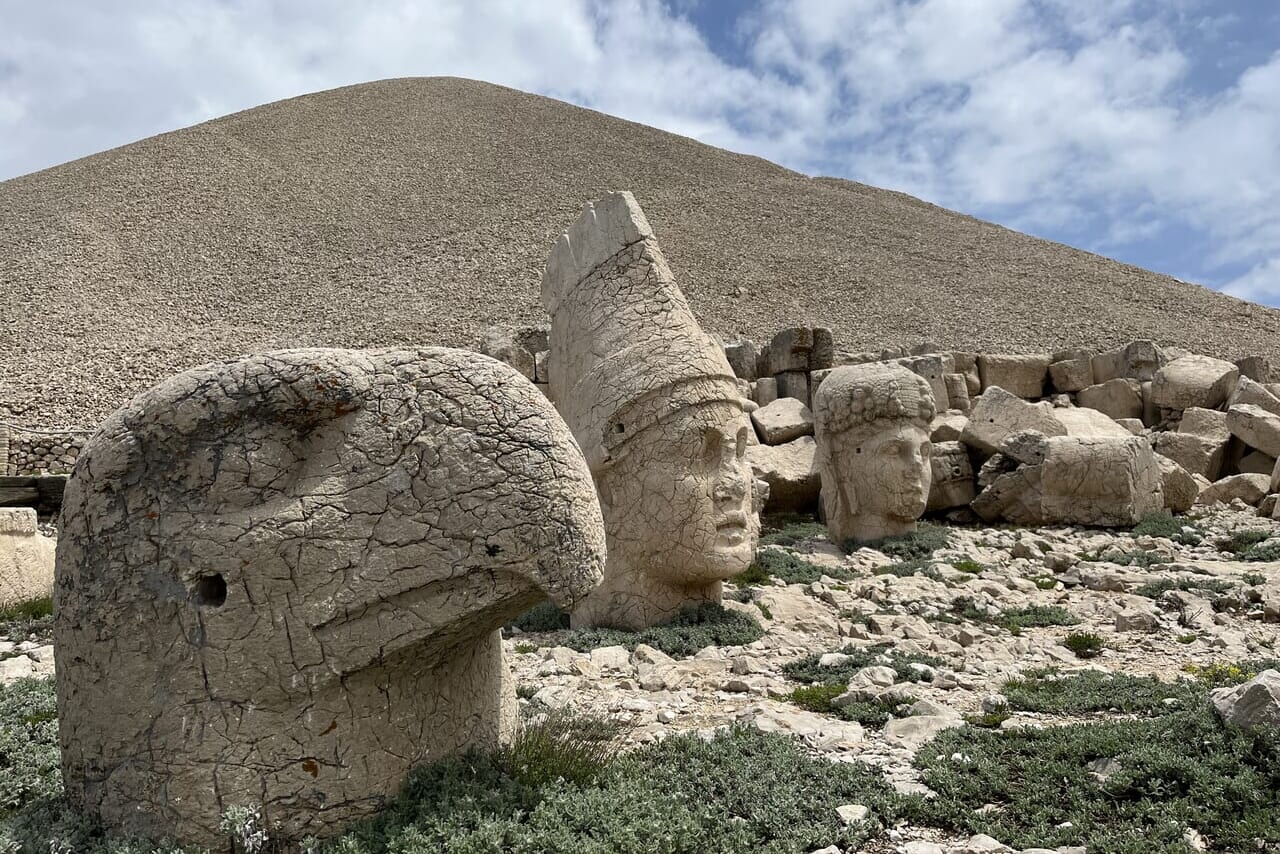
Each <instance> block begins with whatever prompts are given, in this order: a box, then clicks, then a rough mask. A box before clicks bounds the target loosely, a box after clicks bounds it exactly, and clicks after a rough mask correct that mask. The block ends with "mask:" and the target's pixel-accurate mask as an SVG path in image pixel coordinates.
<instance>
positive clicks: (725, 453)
mask: <svg viewBox="0 0 1280 854" xmlns="http://www.w3.org/2000/svg"><path fill="white" fill-rule="evenodd" d="M542 298H543V304H544V305H545V306H546V308H547V310H548V311H549V312H550V313H551V318H552V323H551V352H550V357H549V359H550V364H549V373H550V375H551V397H552V399H553V400H555V402H556V406H557V407H558V408H559V409H560V411H561V413H563V414H564V416H565V420H566V421H567V422H568V424H569V427H570V429H572V430H573V434H574V437H575V438H576V439H577V440H578V443H579V444H580V445H581V446H582V450H583V453H584V455H585V456H586V458H587V462H588V464H589V465H590V466H591V473H592V475H593V476H594V478H595V481H596V488H597V490H598V492H599V495H600V505H601V510H602V512H603V514H604V520H605V532H606V535H607V540H608V555H609V557H608V564H607V566H606V569H605V580H604V583H603V584H601V585H600V587H599V588H597V589H596V590H595V591H594V592H593V593H591V594H590V595H589V596H588V597H587V598H586V599H585V600H584V601H583V602H582V603H581V604H580V605H579V606H578V607H577V608H575V610H574V611H573V614H572V620H573V623H574V625H580V626H594V625H610V626H617V627H622V628H642V627H644V626H649V625H653V624H654V623H658V622H662V621H664V620H667V619H670V618H671V617H673V616H675V615H676V614H677V613H678V612H679V611H680V610H681V608H683V607H685V606H688V605H692V604H697V603H700V602H718V601H720V582H721V581H722V580H723V579H725V578H728V577H730V576H733V575H736V574H737V573H739V572H742V571H743V570H744V569H746V568H747V567H748V566H750V564H751V561H752V560H753V558H754V555H755V547H756V543H757V540H758V537H759V532H760V523H759V515H758V513H759V507H758V503H757V500H756V495H755V481H754V477H753V475H752V472H751V468H750V465H749V464H748V463H747V462H746V459H745V455H746V447H747V440H748V437H749V431H750V430H751V429H752V427H751V424H750V421H749V418H748V413H749V411H750V410H751V409H753V408H754V404H752V403H751V402H750V401H746V400H744V399H743V398H742V396H741V391H740V389H739V386H738V382H737V379H736V378H735V377H734V374H733V370H732V368H730V367H729V363H728V361H727V359H726V358H725V356H724V351H723V349H722V348H721V347H720V345H719V344H718V343H717V342H716V341H715V340H714V339H712V338H711V337H710V336H708V335H706V334H705V333H704V332H703V331H702V329H701V328H700V327H699V326H698V324H697V321H696V320H695V319H694V317H693V313H692V312H691V311H690V310H689V306H688V303H687V302H686V301H685V298H684V294H682V293H681V292H680V289H679V287H678V286H677V285H676V282H675V279H674V277H673V276H672V274H671V270H670V269H669V268H668V267H667V263H666V260H665V259H664V258H663V256H662V250H661V249H660V248H659V247H658V243H657V241H656V240H655V239H654V237H653V232H652V230H651V229H650V227H649V223H648V222H647V221H646V220H645V217H644V213H643V212H642V211H641V210H640V207H639V205H637V204H636V201H635V199H634V198H632V196H631V194H630V193H611V194H609V195H608V196H606V197H605V198H603V199H601V200H600V201H598V202H596V203H594V204H591V205H588V206H587V208H586V209H585V210H584V211H583V213H582V215H581V216H580V217H579V218H578V221H577V222H575V223H574V224H573V226H571V227H570V228H569V230H568V231H567V232H566V233H565V234H564V235H562V236H561V237H560V240H559V242H558V243H557V244H556V247H555V248H554V250H553V251H552V253H551V258H550V260H549V261H548V263H547V270H546V273H545V275H544V277H543V283H542Z"/></svg>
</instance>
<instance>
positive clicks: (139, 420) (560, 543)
mask: <svg viewBox="0 0 1280 854" xmlns="http://www.w3.org/2000/svg"><path fill="white" fill-rule="evenodd" d="M60 527H61V536H60V537H59V538H58V547H57V549H58V551H57V586H56V589H55V600H56V617H55V622H54V636H55V646H54V648H55V656H56V661H57V681H58V686H57V687H58V713H59V714H58V717H59V731H60V737H61V742H62V765H63V777H64V780H65V784H66V789H67V794H68V796H69V797H70V799H71V800H72V801H73V802H74V803H76V804H77V805H79V806H80V807H82V808H84V809H86V810H87V811H88V812H90V813H91V814H94V815H96V816H98V817H99V818H100V819H101V820H102V821H103V822H104V824H105V825H106V826H107V827H108V828H109V829H110V830H112V831H113V832H116V833H123V834H129V835H138V836H147V837H153V838H163V837H170V838H175V839H178V840H180V841H182V842H184V843H187V844H191V845H198V846H202V847H204V846H213V845H216V844H218V843H219V842H220V841H221V842H223V843H225V838H224V836H223V835H222V834H220V833H219V832H218V823H219V820H220V817H221V815H222V813H223V812H224V811H225V810H226V809H227V808H229V807H233V806H254V807H260V808H261V809H262V812H263V816H264V819H265V821H266V828H265V829H266V830H267V831H268V832H269V833H270V835H271V838H272V839H273V840H276V839H279V840H297V839H300V838H301V837H303V836H305V835H308V834H313V835H317V836H323V835H327V834H330V833H333V832H335V831H337V830H339V829H340V828H341V827H342V826H343V825H344V824H346V823H347V822H350V821H352V820H354V819H358V818H361V817H363V816H366V815H369V814H370V813H372V812H375V811H377V810H378V809H379V808H380V807H381V806H382V805H383V804H384V803H385V801H386V799H388V798H390V797H392V796H394V794H395V793H396V792H397V791H398V790H399V788H400V786H401V784H402V783H403V781H404V778H405V775H406V774H407V773H408V771H409V770H410V769H411V768H412V767H413V766H415V765H417V764H420V763H423V762H427V761H431V760H434V759H437V758H439V757H441V756H443V755H447V754H449V753H453V752H458V751H464V750H467V749H468V748H472V747H477V748H487V747H493V746H496V745H497V744H498V743H499V742H500V741H501V740H503V739H504V738H505V737H507V736H508V735H509V734H510V732H511V729H512V727H513V725H514V722H515V714H514V713H515V706H514V704H515V696H514V687H513V685H512V680H511V678H510V675H509V673H508V670H507V667H506V664H505V663H504V661H503V653H502V643H501V637H500V634H499V627H500V626H501V625H502V624H503V622H504V621H506V620H508V619H510V618H512V617H515V616H516V615H518V614H519V613H521V612H522V611H523V610H525V609H527V608H528V607H529V606H530V605H532V604H534V603H536V602H538V601H539V600H540V599H543V598H550V599H551V600H552V601H554V602H556V603H557V604H558V605H560V606H561V607H565V608H569V607H572V606H573V604H574V603H575V602H577V601H578V600H580V599H581V598H582V597H583V596H584V595H585V594H586V593H587V592H588V591H589V590H590V589H591V588H592V587H594V586H595V584H597V583H598V582H599V580H600V577H601V570H602V565H603V562H604V557H603V552H604V531H603V520H602V519H601V517H600V511H599V506H598V504H597V500H596V497H595V491H594V488H593V485H592V482H591V478H590V473H589V472H588V470H587V467H586V464H585V461H584V460H583V459H582V455H581V453H580V452H579V451H578V448H577V446H576V445H575V443H574V441H573V438H572V436H571V435H570V433H569V431H568V429H567V428H566V427H565V425H564V422H563V421H562V420H561V419H560V417H559V416H558V415H557V413H556V412H555V410H554V409H553V408H552V407H551V406H550V404H549V403H548V402H547V401H546V400H545V398H544V397H543V396H542V395H541V394H540V393H539V392H538V391H537V390H536V389H535V388H534V387H533V385H532V384H530V383H529V382H528V381H526V380H525V379H523V378H522V377H520V376H519V375H518V374H517V373H516V372H515V371H514V370H512V369H511V368H509V367H507V366H505V365H502V364H500V363H498V362H496V361H494V360H492V359H488V358H485V357H483V356H477V355H476V354H474V353H466V352H463V351H460V350H445V349H423V350H370V351H347V350H293V351H284V352H279V353H269V354H265V355H260V356H252V357H247V358H244V359H241V360H238V361H234V362H226V363H221V364H214V365H207V366H204V367H200V368H193V369H191V370H189V371H185V372H183V373H182V374H179V375H177V376H175V377H173V378H171V379H169V380H167V381H166V382H164V383H162V384H161V385H159V386H157V387H156V388H154V389H152V390H150V391H148V392H146V393H144V394H142V395H140V396H139V397H137V398H135V399H134V400H133V401H132V402H131V403H129V404H127V405H126V406H125V407H124V408H122V409H121V410H120V411H118V412H117V413H115V414H114V415H113V416H111V417H110V418H109V419H107V421H106V422H105V423H104V424H103V426H102V428H101V429H100V430H99V431H98V433H97V434H96V435H95V436H94V437H93V438H92V439H91V440H90V441H89V442H88V444H87V445H86V446H85V449H84V452H83V453H82V454H81V456H80V459H79V461H78V463H77V465H76V467H75V471H74V473H73V474H72V476H71V479H70V482H69V483H68V484H67V489H66V494H65V497H64V504H63V515H62V520H61V526H60Z"/></svg>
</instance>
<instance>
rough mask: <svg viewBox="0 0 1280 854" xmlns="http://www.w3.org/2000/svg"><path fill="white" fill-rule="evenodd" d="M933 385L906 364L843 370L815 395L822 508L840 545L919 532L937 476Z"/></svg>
mask: <svg viewBox="0 0 1280 854" xmlns="http://www.w3.org/2000/svg"><path fill="white" fill-rule="evenodd" d="M934 413H935V408H934V401H933V392H932V391H931V390H930V388H929V383H928V382H927V381H925V380H924V379H923V378H922V377H919V376H917V375H916V374H914V373H912V372H911V371H909V370H908V369H906V368H904V367H902V366H901V365H895V364H891V363H886V362H875V363H871V364H864V365H849V366H846V367H841V368H836V369H835V370H834V371H832V372H831V373H830V374H828V375H827V377H826V379H824V380H823V381H822V384H821V385H820V386H819V387H818V390H817V391H816V392H815V393H814V398H813V417H814V432H815V438H816V439H817V443H818V468H819V472H820V473H821V476H822V508H823V511H824V514H825V516H826V522H827V528H828V529H829V530H830V532H831V537H832V539H833V540H835V541H836V542H844V541H846V540H854V541H861V542H865V541H868V540H875V539H879V538H881V537H886V536H891V535H894V534H904V533H908V532H910V531H913V530H915V525H916V520H917V519H918V518H919V517H920V514H921V513H923V512H924V508H925V505H926V504H927V503H928V500H929V487H930V482H931V480H932V473H931V469H930V455H931V446H930V442H929V422H930V421H931V420H932V419H933V416H934Z"/></svg>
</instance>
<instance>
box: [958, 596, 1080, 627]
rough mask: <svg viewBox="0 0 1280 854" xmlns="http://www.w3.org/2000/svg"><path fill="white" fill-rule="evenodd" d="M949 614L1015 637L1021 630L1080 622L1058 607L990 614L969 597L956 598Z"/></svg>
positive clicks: (1043, 606)
mask: <svg viewBox="0 0 1280 854" xmlns="http://www.w3.org/2000/svg"><path fill="white" fill-rule="evenodd" d="M951 614H952V615H953V616H955V617H958V618H960V619H962V620H972V621H973V622H976V623H989V624H991V625H993V626H1000V627H1001V628H1003V629H1006V630H1008V631H1009V632H1011V633H1012V634H1015V635H1016V634H1020V633H1021V632H1022V630H1023V629H1031V628H1043V627H1045V626H1074V625H1076V624H1077V623H1079V622H1080V620H1079V619H1078V618H1076V616H1075V615H1073V614H1072V613H1071V612H1070V611H1068V610H1067V609H1066V608H1063V607H1061V606H1059V605H1026V606H1024V607H1021V608H1002V609H1000V610H999V611H994V612H992V611H986V610H983V609H982V608H979V607H978V606H977V605H976V604H975V603H974V601H973V598H972V597H969V596H960V597H957V598H956V600H955V601H954V602H953V603H952V606H951Z"/></svg>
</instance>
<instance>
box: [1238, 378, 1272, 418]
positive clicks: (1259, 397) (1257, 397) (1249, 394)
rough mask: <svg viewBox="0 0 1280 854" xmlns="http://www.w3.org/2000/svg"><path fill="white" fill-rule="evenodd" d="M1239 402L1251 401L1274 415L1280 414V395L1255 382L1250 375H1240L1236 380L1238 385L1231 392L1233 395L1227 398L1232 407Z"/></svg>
mask: <svg viewBox="0 0 1280 854" xmlns="http://www.w3.org/2000/svg"><path fill="white" fill-rule="evenodd" d="M1238 403H1251V404H1253V405H1254V406H1260V407H1262V408H1263V409H1265V410H1266V411H1267V412H1270V413H1272V414H1273V415H1280V397H1276V396H1275V395H1274V394H1272V393H1271V392H1270V391H1268V390H1267V388H1266V387H1265V386H1263V385H1262V384H1261V383H1258V382H1255V381H1254V380H1252V379H1250V378H1249V377H1243V376H1242V377H1240V379H1239V380H1237V381H1236V387H1235V390H1234V391H1233V392H1231V397H1230V398H1229V399H1228V400H1227V407H1228V408H1230V407H1232V406H1235V405H1236V404H1238Z"/></svg>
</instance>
